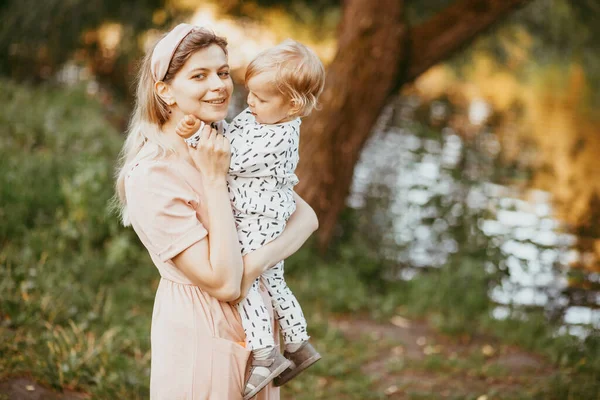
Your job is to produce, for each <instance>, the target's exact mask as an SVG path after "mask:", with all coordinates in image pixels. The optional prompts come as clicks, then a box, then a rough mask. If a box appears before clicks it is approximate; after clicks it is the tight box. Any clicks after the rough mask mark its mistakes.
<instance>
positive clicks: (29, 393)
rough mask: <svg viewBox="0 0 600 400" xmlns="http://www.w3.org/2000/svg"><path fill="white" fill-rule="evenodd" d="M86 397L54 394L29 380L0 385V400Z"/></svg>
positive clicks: (73, 394) (51, 399)
mask: <svg viewBox="0 0 600 400" xmlns="http://www.w3.org/2000/svg"><path fill="white" fill-rule="evenodd" d="M87 398H88V397H87V396H85V395H83V394H79V393H75V392H69V391H66V392H64V393H56V392H54V391H53V390H50V389H48V388H46V387H44V386H41V385H39V384H38V383H36V382H34V381H33V380H31V379H29V378H23V377H22V378H12V379H9V380H7V381H4V382H1V383H0V400H83V399H87Z"/></svg>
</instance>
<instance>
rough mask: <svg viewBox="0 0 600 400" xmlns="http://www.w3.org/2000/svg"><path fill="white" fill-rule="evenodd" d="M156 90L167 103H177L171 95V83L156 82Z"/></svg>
mask: <svg viewBox="0 0 600 400" xmlns="http://www.w3.org/2000/svg"><path fill="white" fill-rule="evenodd" d="M154 90H155V91H156V94H158V96H159V97H160V98H161V99H163V101H164V102H165V103H167V104H168V105H170V106H172V105H173V104H175V99H174V98H173V96H172V95H171V88H170V87H169V85H167V84H166V83H164V82H163V81H158V82H156V83H155V84H154Z"/></svg>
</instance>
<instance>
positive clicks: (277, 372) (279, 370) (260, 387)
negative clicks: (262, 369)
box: [244, 360, 292, 400]
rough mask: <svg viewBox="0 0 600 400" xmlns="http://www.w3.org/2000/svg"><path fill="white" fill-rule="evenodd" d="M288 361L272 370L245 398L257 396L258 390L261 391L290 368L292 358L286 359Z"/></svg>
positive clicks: (247, 399)
mask: <svg viewBox="0 0 600 400" xmlns="http://www.w3.org/2000/svg"><path fill="white" fill-rule="evenodd" d="M286 361H287V362H284V363H282V364H281V365H280V366H279V367H277V368H276V369H275V370H274V371H273V372H271V373H270V374H269V376H267V377H266V378H265V380H264V381H263V382H262V383H261V384H260V385H258V386H257V387H255V388H254V389H253V390H252V391H251V392H250V393H248V394H247V395H245V396H244V400H250V399H251V398H253V397H254V396H256V395H257V394H258V392H260V391H261V390H263V389H264V388H265V387H266V386H267V385H268V384H269V383H271V382H272V381H273V380H274V379H275V378H277V377H278V376H279V375H281V373H282V372H283V371H285V370H286V369H288V368H289V367H290V366H291V365H292V363H291V362H290V360H286Z"/></svg>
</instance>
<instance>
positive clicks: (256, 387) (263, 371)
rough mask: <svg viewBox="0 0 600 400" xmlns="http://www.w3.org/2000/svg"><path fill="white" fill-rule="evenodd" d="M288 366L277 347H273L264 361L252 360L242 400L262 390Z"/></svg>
mask: <svg viewBox="0 0 600 400" xmlns="http://www.w3.org/2000/svg"><path fill="white" fill-rule="evenodd" d="M289 366H290V362H289V361H288V360H286V359H285V357H283V356H282V355H281V354H280V353H279V349H278V348H277V347H273V350H271V353H269V355H268V356H267V359H266V360H256V359H255V360H252V369H251V370H250V377H249V378H248V381H247V382H246V388H245V389H244V400H249V399H251V398H252V397H254V396H256V395H257V394H258V392H260V391H261V390H263V389H264V388H265V386H267V385H268V384H269V383H270V382H271V381H272V380H273V379H275V378H276V377H277V376H278V375H279V374H281V373H282V372H283V371H284V370H285V369H286V368H288V367H289Z"/></svg>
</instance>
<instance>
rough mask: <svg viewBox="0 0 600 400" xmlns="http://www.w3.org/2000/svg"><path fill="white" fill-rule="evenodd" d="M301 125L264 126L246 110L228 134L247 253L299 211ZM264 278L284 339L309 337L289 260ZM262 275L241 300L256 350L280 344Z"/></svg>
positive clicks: (232, 192)
mask: <svg viewBox="0 0 600 400" xmlns="http://www.w3.org/2000/svg"><path fill="white" fill-rule="evenodd" d="M300 123H301V120H300V118H296V119H294V120H292V121H289V122H284V123H281V124H272V125H267V124H259V123H258V122H256V119H255V118H254V116H253V115H252V113H251V112H250V110H249V109H246V110H244V111H242V112H241V113H240V114H239V115H238V116H237V117H236V118H235V119H234V120H233V122H232V123H231V124H230V125H229V127H228V128H227V130H226V132H225V136H226V137H227V138H228V139H229V141H230V143H231V164H230V168H229V174H228V178H227V183H228V190H229V197H230V199H231V203H232V206H233V212H234V217H235V222H236V226H237V230H238V237H239V240H240V245H241V247H242V254H247V253H249V252H251V251H254V250H256V249H258V248H260V247H262V246H263V245H265V244H266V243H268V242H270V241H271V240H273V239H275V238H276V237H278V236H279V235H280V234H281V233H282V232H283V230H284V228H285V225H286V222H287V220H288V219H289V217H290V216H291V215H292V213H293V212H294V211H295V210H296V203H295V201H294V191H293V187H294V185H296V184H297V183H298V178H297V177H296V174H295V170H296V166H297V165H298V158H299V157H298V144H299V139H300ZM259 279H261V280H262V282H263V284H264V285H265V287H266V288H267V290H268V292H269V294H270V296H271V299H272V303H273V309H274V311H275V316H276V318H277V320H278V323H279V326H280V329H281V332H282V334H283V339H284V342H285V343H286V344H287V343H300V342H302V341H304V340H308V338H309V336H308V334H307V331H306V320H305V318H304V315H303V313H302V309H301V308H300V304H299V303H298V300H297V299H296V297H295V296H294V294H293V293H292V291H291V290H290V289H289V288H288V286H287V284H286V282H285V279H284V276H283V261H280V262H279V263H277V264H276V265H275V266H273V267H272V268H270V269H269V270H267V271H266V272H264V273H263V274H262V275H261V277H260V278H259ZM259 279H257V280H256V281H255V282H254V284H253V285H252V288H251V289H250V292H249V293H248V296H247V297H246V298H245V299H244V300H243V301H241V302H240V303H239V304H238V310H239V313H240V316H241V318H242V325H243V327H244V330H245V332H246V343H247V344H248V347H249V348H250V349H253V350H255V349H260V348H267V347H273V346H274V345H275V344H274V341H273V335H272V333H271V323H270V320H269V315H268V314H267V310H266V308H265V307H264V303H263V300H262V297H261V295H260V293H259Z"/></svg>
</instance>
